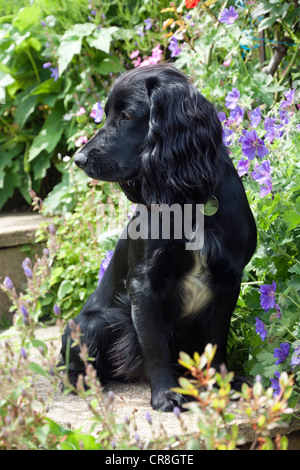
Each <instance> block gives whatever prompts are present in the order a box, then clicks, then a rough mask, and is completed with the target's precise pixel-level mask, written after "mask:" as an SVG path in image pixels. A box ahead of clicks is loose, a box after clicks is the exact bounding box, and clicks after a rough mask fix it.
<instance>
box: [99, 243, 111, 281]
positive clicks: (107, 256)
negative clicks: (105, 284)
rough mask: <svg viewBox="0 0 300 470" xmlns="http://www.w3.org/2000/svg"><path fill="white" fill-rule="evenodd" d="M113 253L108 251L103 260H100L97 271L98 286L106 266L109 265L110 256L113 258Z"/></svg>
mask: <svg viewBox="0 0 300 470" xmlns="http://www.w3.org/2000/svg"><path fill="white" fill-rule="evenodd" d="M113 254H114V252H113V251H112V250H108V251H107V252H106V253H105V258H104V259H103V260H102V262H101V266H100V271H99V275H98V284H100V282H101V279H102V278H103V276H104V273H105V271H106V269H107V266H108V265H109V263H110V260H111V259H112V256H113Z"/></svg>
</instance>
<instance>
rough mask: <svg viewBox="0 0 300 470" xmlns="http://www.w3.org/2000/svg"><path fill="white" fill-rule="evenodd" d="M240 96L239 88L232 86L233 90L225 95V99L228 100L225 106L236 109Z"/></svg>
mask: <svg viewBox="0 0 300 470" xmlns="http://www.w3.org/2000/svg"><path fill="white" fill-rule="evenodd" d="M239 97H240V92H239V90H238V89H237V88H232V90H231V91H229V93H228V94H227V96H226V97H225V101H226V104H225V106H226V108H228V109H234V108H235V107H236V106H237V102H238V100H239Z"/></svg>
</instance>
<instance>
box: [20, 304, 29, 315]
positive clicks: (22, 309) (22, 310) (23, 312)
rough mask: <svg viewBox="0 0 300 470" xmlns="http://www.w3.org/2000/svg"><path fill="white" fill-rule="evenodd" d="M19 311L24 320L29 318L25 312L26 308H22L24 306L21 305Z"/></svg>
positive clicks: (26, 311)
mask: <svg viewBox="0 0 300 470" xmlns="http://www.w3.org/2000/svg"><path fill="white" fill-rule="evenodd" d="M20 310H21V313H22V315H23V317H25V318H28V317H29V313H28V310H27V308H26V307H24V305H21V307H20Z"/></svg>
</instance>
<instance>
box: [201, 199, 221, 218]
mask: <svg viewBox="0 0 300 470" xmlns="http://www.w3.org/2000/svg"><path fill="white" fill-rule="evenodd" d="M218 209H219V202H218V199H217V198H216V197H215V196H210V198H209V199H208V200H207V201H206V203H205V204H204V206H203V209H202V210H201V212H202V214H204V215H208V216H210V215H214V214H215V213H216V212H217V210H218Z"/></svg>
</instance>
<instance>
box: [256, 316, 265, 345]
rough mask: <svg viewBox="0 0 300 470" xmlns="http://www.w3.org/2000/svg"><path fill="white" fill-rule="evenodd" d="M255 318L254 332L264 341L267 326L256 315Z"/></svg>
mask: <svg viewBox="0 0 300 470" xmlns="http://www.w3.org/2000/svg"><path fill="white" fill-rule="evenodd" d="M255 320H256V323H255V326H256V329H255V331H256V333H258V334H259V336H260V337H261V340H262V341H264V340H265V339H266V336H267V328H266V325H265V324H264V323H263V322H262V321H261V320H260V319H259V318H258V317H255Z"/></svg>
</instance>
